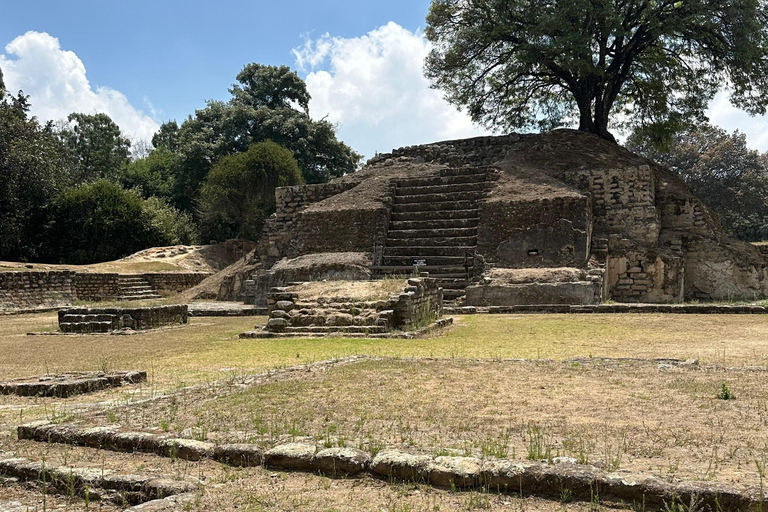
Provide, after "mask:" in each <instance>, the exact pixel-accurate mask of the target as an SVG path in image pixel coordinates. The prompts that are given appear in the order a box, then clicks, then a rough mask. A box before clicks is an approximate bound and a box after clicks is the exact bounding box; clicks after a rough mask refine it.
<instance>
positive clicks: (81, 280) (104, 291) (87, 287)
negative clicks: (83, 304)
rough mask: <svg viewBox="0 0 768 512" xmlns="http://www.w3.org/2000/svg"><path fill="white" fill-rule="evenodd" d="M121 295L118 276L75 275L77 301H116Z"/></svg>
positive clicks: (114, 274)
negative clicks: (119, 294)
mask: <svg viewBox="0 0 768 512" xmlns="http://www.w3.org/2000/svg"><path fill="white" fill-rule="evenodd" d="M118 293H119V287H118V274H117V273H110V274H84V273H78V274H75V298H76V299H77V300H93V301H99V300H114V299H116V298H117V296H118Z"/></svg>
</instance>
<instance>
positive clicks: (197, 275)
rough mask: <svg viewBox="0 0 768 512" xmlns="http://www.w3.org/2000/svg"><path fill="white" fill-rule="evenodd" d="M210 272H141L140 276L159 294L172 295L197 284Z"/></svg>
mask: <svg viewBox="0 0 768 512" xmlns="http://www.w3.org/2000/svg"><path fill="white" fill-rule="evenodd" d="M210 275H211V274H206V273H203V272H188V273H183V274H182V273H173V272H149V273H146V274H141V277H143V278H144V279H146V280H147V282H148V283H149V284H150V286H152V288H154V289H155V290H157V293H159V294H160V295H173V294H175V293H181V292H183V291H184V290H188V289H189V288H192V287H193V286H197V285H198V284H200V282H201V281H202V280H203V279H205V278H206V277H208V276H210Z"/></svg>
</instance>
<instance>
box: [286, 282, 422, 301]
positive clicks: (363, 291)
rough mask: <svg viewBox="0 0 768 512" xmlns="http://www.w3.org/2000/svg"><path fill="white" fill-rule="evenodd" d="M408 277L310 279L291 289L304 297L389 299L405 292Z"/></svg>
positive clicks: (290, 288)
mask: <svg viewBox="0 0 768 512" xmlns="http://www.w3.org/2000/svg"><path fill="white" fill-rule="evenodd" d="M406 285H407V282H406V279H397V278H387V279H377V280H375V281H308V282H306V283H301V284H299V285H295V286H291V287H289V288H288V290H289V291H292V292H296V293H298V294H299V296H300V298H302V299H313V300H314V299H318V298H321V297H323V298H331V297H344V298H350V299H357V300H381V299H388V298H389V297H390V296H391V295H393V294H398V293H402V292H403V288H405V286H406Z"/></svg>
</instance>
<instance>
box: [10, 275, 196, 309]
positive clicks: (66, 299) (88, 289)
mask: <svg viewBox="0 0 768 512" xmlns="http://www.w3.org/2000/svg"><path fill="white" fill-rule="evenodd" d="M209 275H210V274H206V273H202V272H184V273H174V272H148V273H145V274H135V275H134V274H130V276H135V277H139V278H142V279H144V280H146V281H147V282H148V283H149V284H150V285H151V287H152V288H153V289H155V290H156V291H157V292H159V293H160V294H161V295H172V294H175V293H179V292H182V291H184V290H186V289H188V288H191V287H193V286H195V285H197V284H199V283H200V282H201V281H202V280H203V279H205V278H206V277H208V276H209ZM119 278H120V275H119V274H116V273H85V272H73V271H70V270H52V271H30V272H0V309H32V308H36V307H56V306H67V305H69V304H72V303H73V302H75V301H102V300H117V299H119V298H120V285H119Z"/></svg>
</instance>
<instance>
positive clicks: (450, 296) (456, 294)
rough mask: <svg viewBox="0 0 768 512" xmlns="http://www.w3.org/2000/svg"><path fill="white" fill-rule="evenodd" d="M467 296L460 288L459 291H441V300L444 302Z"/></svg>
mask: <svg viewBox="0 0 768 512" xmlns="http://www.w3.org/2000/svg"><path fill="white" fill-rule="evenodd" d="M466 295H467V292H466V291H465V290H464V289H463V288H462V289H461V290H445V289H443V299H445V300H455V299H458V298H463V297H465V296H466Z"/></svg>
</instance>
